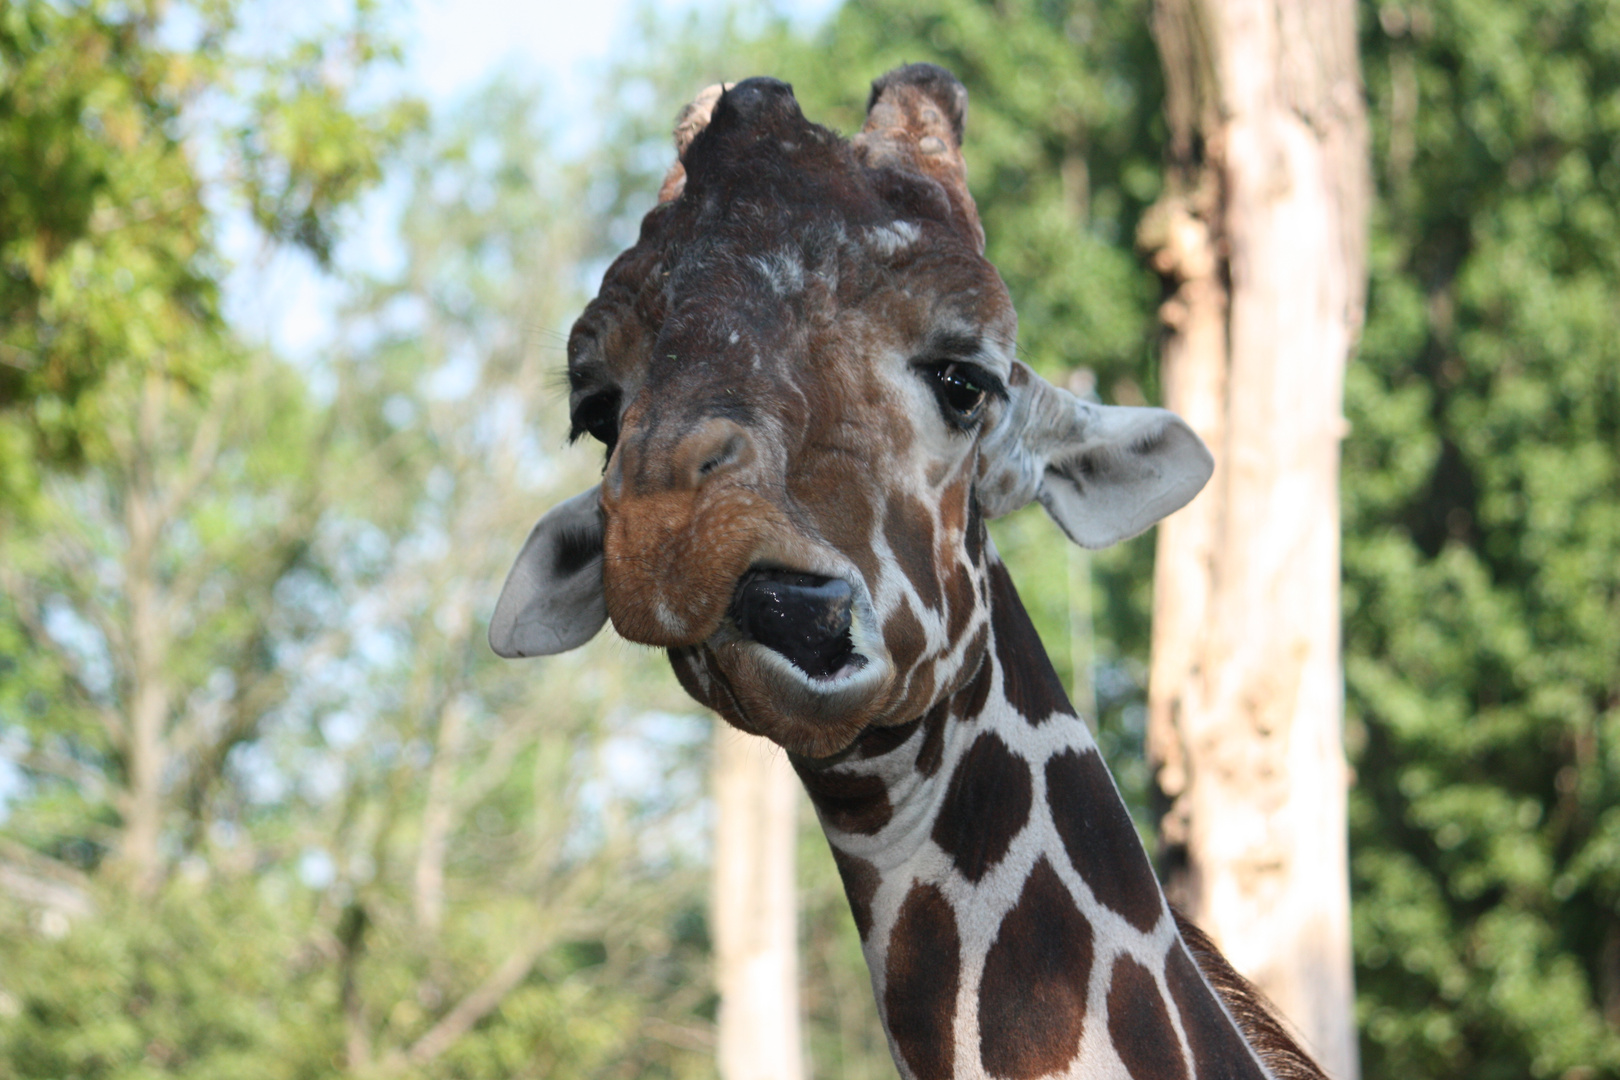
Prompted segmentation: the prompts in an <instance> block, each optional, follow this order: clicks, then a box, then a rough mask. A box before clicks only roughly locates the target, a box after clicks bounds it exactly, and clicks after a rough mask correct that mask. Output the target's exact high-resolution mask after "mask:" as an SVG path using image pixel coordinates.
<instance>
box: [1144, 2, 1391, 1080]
mask: <svg viewBox="0 0 1620 1080" xmlns="http://www.w3.org/2000/svg"><path fill="white" fill-rule="evenodd" d="M1154 25H1155V33H1156V36H1157V39H1158V42H1159V47H1160V53H1161V56H1162V57H1163V62H1164V75H1165V83H1166V87H1167V92H1166V97H1165V110H1166V116H1167V118H1168V121H1169V126H1170V153H1169V158H1170V163H1171V174H1170V175H1171V183H1170V186H1169V189H1168V191H1167V193H1166V196H1165V198H1164V199H1163V200H1162V201H1161V202H1160V203H1159V205H1158V206H1157V207H1155V211H1154V213H1153V214H1152V215H1151V216H1150V217H1149V218H1148V219H1147V220H1145V221H1144V223H1143V226H1142V231H1141V233H1140V234H1139V236H1140V240H1141V242H1142V244H1143V246H1144V247H1145V248H1146V249H1147V250H1148V251H1149V252H1150V254H1151V257H1152V259H1153V262H1154V266H1155V268H1156V269H1157V270H1159V271H1160V272H1161V273H1162V274H1164V275H1165V277H1166V278H1167V280H1168V281H1169V283H1170V288H1171V290H1172V292H1171V295H1170V296H1169V298H1168V299H1167V301H1166V302H1165V304H1164V305H1163V306H1162V307H1161V309H1160V315H1161V318H1162V320H1163V322H1164V324H1165V327H1166V337H1165V343H1164V354H1163V361H1162V364H1163V369H1164V376H1163V378H1164V387H1165V404H1166V405H1167V406H1169V407H1170V408H1172V409H1174V410H1176V411H1177V412H1179V413H1180V414H1181V415H1183V416H1185V417H1186V418H1187V419H1188V421H1189V422H1190V423H1191V424H1192V425H1193V427H1194V428H1195V429H1196V430H1198V432H1199V433H1200V434H1201V435H1202V436H1203V438H1204V440H1205V442H1207V443H1208V444H1209V445H1210V446H1211V447H1212V449H1213V450H1214V453H1215V456H1216V462H1217V466H1216V474H1215V479H1214V480H1213V481H1212V482H1211V484H1210V487H1209V488H1208V489H1207V490H1206V492H1205V493H1204V494H1203V495H1202V496H1201V497H1200V498H1199V499H1198V500H1196V501H1195V502H1194V503H1193V505H1192V506H1190V507H1189V508H1188V510H1187V511H1186V512H1185V513H1183V514H1182V515H1180V516H1178V517H1175V518H1172V519H1171V520H1169V521H1167V522H1165V523H1164V524H1163V526H1161V528H1160V531H1159V548H1158V558H1157V562H1156V565H1155V582H1154V613H1153V614H1154V621H1153V637H1154V645H1153V650H1154V651H1153V665H1154V667H1153V681H1152V687H1151V690H1150V703H1151V704H1150V713H1149V724H1150V727H1149V753H1150V756H1151V758H1152V759H1153V761H1154V764H1155V769H1156V782H1157V785H1158V788H1159V790H1160V791H1161V792H1162V793H1163V794H1164V796H1165V797H1166V799H1167V800H1168V801H1169V807H1168V810H1167V811H1166V813H1165V815H1164V818H1163V821H1162V824H1161V836H1162V838H1163V841H1164V843H1165V845H1166V847H1167V848H1168V852H1167V856H1168V859H1169V861H1170V865H1171V867H1172V871H1171V878H1170V882H1169V886H1170V890H1171V893H1172V897H1173V898H1174V899H1176V900H1177V901H1179V903H1180V904H1181V906H1182V907H1183V909H1184V910H1185V911H1186V912H1187V913H1188V914H1189V915H1190V916H1191V917H1192V918H1194V919H1195V920H1196V921H1198V922H1199V923H1200V925H1202V926H1204V927H1205V928H1206V929H1207V930H1208V931H1209V932H1210V933H1211V935H1212V936H1213V937H1214V938H1215V940H1216V941H1217V943H1218V944H1219V945H1220V946H1221V948H1222V949H1223V950H1224V951H1225V952H1226V953H1227V955H1228V956H1229V957H1230V958H1231V960H1232V962H1233V964H1234V965H1235V966H1236V967H1237V968H1238V969H1239V970H1240V971H1242V972H1243V973H1244V974H1246V975H1248V976H1249V977H1250V978H1253V979H1254V980H1255V981H1256V982H1258V983H1259V985H1260V987H1261V988H1262V989H1263V990H1264V991H1265V992H1266V993H1267V994H1268V995H1269V996H1270V997H1271V998H1272V1000H1273V1001H1275V1002H1276V1003H1277V1004H1278V1006H1279V1007H1280V1008H1281V1010H1282V1011H1283V1013H1284V1014H1285V1015H1286V1016H1288V1017H1289V1018H1290V1019H1291V1020H1293V1022H1294V1023H1295V1024H1297V1025H1298V1026H1299V1028H1300V1029H1301V1031H1302V1032H1303V1034H1304V1035H1305V1037H1306V1040H1307V1043H1308V1044H1309V1045H1310V1046H1311V1047H1312V1049H1313V1050H1314V1051H1315V1052H1316V1054H1317V1055H1318V1057H1319V1058H1320V1060H1321V1061H1322V1063H1323V1065H1324V1067H1325V1068H1326V1069H1327V1071H1328V1073H1329V1074H1330V1075H1334V1076H1340V1077H1346V1078H1350V1077H1354V1076H1355V1075H1356V1074H1357V1060H1356V1040H1355V1028H1354V1016H1353V1008H1352V981H1351V969H1350V939H1349V932H1350V911H1349V890H1348V877H1347V875H1348V866H1347V855H1346V835H1345V809H1344V806H1345V798H1346V796H1345V790H1346V786H1347V780H1348V772H1347V769H1346V767H1345V761H1344V752H1343V748H1342V746H1343V743H1342V735H1341V702H1342V693H1343V691H1342V676H1341V674H1340V671H1341V669H1340V659H1339V587H1338V586H1339V516H1338V468H1339V440H1340V439H1341V438H1343V436H1344V435H1345V433H1346V431H1345V426H1344V422H1343V420H1342V411H1341V410H1342V406H1341V399H1342V386H1343V378H1344V366H1345V363H1346V360H1347V359H1348V356H1349V353H1350V350H1351V349H1352V347H1353V345H1354V342H1355V339H1356V335H1357V333H1358V331H1359V329H1360V324H1361V318H1362V307H1363V296H1364V284H1363V279H1364V273H1365V256H1364V251H1365V243H1366V241H1365V232H1366V227H1367V202H1368V191H1367V183H1366V168H1367V167H1366V152H1367V151H1366V119H1365V113H1364V108H1363V105H1362V100H1361V79H1360V73H1359V69H1358V66H1357V59H1356V39H1355V10H1354V8H1353V6H1352V4H1351V3H1349V2H1348V0H1345V2H1342V3H1334V4H1304V3H1294V2H1291V0H1279V2H1248V0H1212V2H1201V0H1185V2H1183V0H1161V2H1160V3H1159V5H1158V6H1157V8H1156V11H1155V23H1154Z"/></svg>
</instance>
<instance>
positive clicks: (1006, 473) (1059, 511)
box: [978, 361, 1215, 548]
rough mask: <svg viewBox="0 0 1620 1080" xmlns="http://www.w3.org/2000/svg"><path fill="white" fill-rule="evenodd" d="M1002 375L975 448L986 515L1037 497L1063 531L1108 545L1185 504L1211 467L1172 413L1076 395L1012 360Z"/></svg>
mask: <svg viewBox="0 0 1620 1080" xmlns="http://www.w3.org/2000/svg"><path fill="white" fill-rule="evenodd" d="M1007 384H1008V399H1009V400H1008V402H1007V405H1006V406H1005V408H1003V410H1002V413H1001V417H1000V418H999V419H998V420H997V422H996V425H995V427H994V428H992V429H991V430H990V432H989V433H987V434H986V435H985V437H984V441H983V442H982V443H981V449H980V459H979V460H980V464H979V482H978V493H979V504H980V506H981V507H982V508H983V511H984V514H985V516H986V517H998V516H1000V515H1002V514H1007V513H1011V512H1012V511H1014V510H1017V509H1018V508H1019V507H1021V506H1023V505H1025V504H1026V503H1028V502H1029V501H1030V500H1031V499H1039V500H1040V502H1041V505H1042V506H1044V507H1046V512H1047V513H1048V514H1050V515H1051V516H1052V520H1054V521H1056V522H1057V523H1058V525H1059V527H1061V528H1062V529H1063V531H1064V532H1065V533H1066V534H1068V537H1069V539H1070V540H1073V541H1074V542H1075V543H1077V544H1079V545H1080V546H1081V547H1088V548H1100V547H1107V546H1108V545H1109V544H1113V543H1117V542H1119V541H1120V540H1125V539H1128V538H1130V537H1132V536H1135V535H1136V534H1137V533H1139V532H1142V531H1143V530H1144V529H1146V528H1148V527H1149V526H1150V525H1153V524H1154V523H1155V522H1157V521H1159V520H1160V519H1162V518H1164V517H1166V516H1168V515H1169V514H1172V513H1174V512H1175V511H1177V510H1179V509H1181V508H1182V507H1183V506H1186V505H1187V503H1189V502H1191V501H1192V498H1193V496H1194V495H1197V494H1198V492H1199V491H1200V490H1202V488H1203V486H1204V484H1205V482H1207V481H1208V480H1209V477H1210V474H1211V473H1212V472H1213V471H1214V469H1215V461H1214V459H1213V458H1212V457H1211V456H1210V453H1209V450H1208V448H1207V447H1205V446H1204V443H1203V440H1201V439H1200V438H1199V437H1198V436H1197V435H1195V434H1194V433H1193V430H1192V428H1190V427H1188V426H1187V424H1186V422H1185V421H1183V420H1182V419H1181V417H1179V416H1177V415H1176V414H1175V413H1172V412H1167V411H1166V410H1164V409H1148V408H1127V407H1124V406H1117V405H1098V404H1095V403H1093V402H1089V401H1083V400H1081V399H1080V398H1077V397H1075V396H1074V395H1073V394H1071V393H1069V392H1068V391H1067V390H1060V389H1058V388H1057V387H1055V386H1053V385H1052V384H1051V383H1049V382H1047V381H1046V380H1045V379H1043V378H1041V377H1040V376H1039V375H1036V374H1035V373H1034V372H1033V371H1031V370H1030V369H1029V368H1028V367H1026V366H1025V365H1023V364H1021V363H1019V362H1017V361H1014V362H1013V370H1012V374H1011V376H1010V377H1009V378H1008V380H1007Z"/></svg>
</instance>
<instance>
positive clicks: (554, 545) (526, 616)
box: [489, 485, 607, 659]
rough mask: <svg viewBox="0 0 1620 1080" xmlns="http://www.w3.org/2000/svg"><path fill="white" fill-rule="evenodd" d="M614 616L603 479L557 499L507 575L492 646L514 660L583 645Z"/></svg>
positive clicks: (491, 627)
mask: <svg viewBox="0 0 1620 1080" xmlns="http://www.w3.org/2000/svg"><path fill="white" fill-rule="evenodd" d="M605 622H607V602H606V600H605V599H603V593H602V507H601V485H597V486H596V487H593V488H591V489H590V490H589V491H585V492H581V493H580V494H578V495H575V496H574V497H573V498H572V499H569V500H568V501H567V502H565V503H562V504H560V505H558V506H555V507H553V508H552V509H551V511H550V512H549V513H547V514H546V516H545V517H543V518H541V519H540V521H539V523H538V524H537V525H535V527H534V530H533V531H532V532H530V533H529V539H528V540H526V541H525V542H524V544H523V550H522V551H520V552H519V553H518V557H517V562H515V563H513V564H512V570H511V572H510V573H508V574H507V575H506V584H505V585H504V586H503V587H502V588H501V598H500V599H499V600H497V601H496V602H495V615H494V617H492V618H491V619H490V620H489V647H490V648H492V649H494V650H495V652H496V653H497V654H498V655H500V656H504V657H506V658H507V659H513V658H516V657H520V656H551V655H553V654H555V653H560V652H567V651H568V650H569V649H577V648H579V647H580V646H581V645H583V644H585V643H586V642H587V641H589V640H591V638H593V637H595V636H596V633H597V631H598V630H601V629H602V624H603V623H605Z"/></svg>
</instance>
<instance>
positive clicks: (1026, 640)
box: [989, 561, 1074, 724]
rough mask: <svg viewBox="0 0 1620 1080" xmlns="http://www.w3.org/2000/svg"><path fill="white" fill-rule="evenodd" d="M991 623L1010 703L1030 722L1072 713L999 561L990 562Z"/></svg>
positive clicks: (1049, 661)
mask: <svg viewBox="0 0 1620 1080" xmlns="http://www.w3.org/2000/svg"><path fill="white" fill-rule="evenodd" d="M989 578H990V623H991V626H992V628H993V629H994V631H995V635H996V658H997V659H998V660H999V661H1000V662H1001V686H1002V693H1003V694H1004V695H1005V696H1006V698H1007V704H1009V705H1011V706H1012V707H1013V708H1014V709H1016V710H1017V711H1018V713H1019V715H1021V716H1023V717H1024V719H1026V720H1028V721H1029V722H1030V723H1031V724H1042V723H1045V722H1046V720H1047V719H1048V718H1050V717H1052V716H1053V715H1063V716H1073V715H1074V708H1073V706H1071V705H1070V704H1069V697H1068V695H1067V694H1066V693H1064V691H1063V683H1062V682H1061V681H1059V679H1058V676H1057V672H1056V671H1054V670H1053V668H1052V661H1051V660H1049V659H1047V656H1046V646H1045V645H1044V644H1043V643H1042V642H1041V638H1040V635H1039V634H1037V633H1036V632H1035V624H1034V623H1032V622H1030V621H1029V613H1028V612H1027V611H1025V610H1024V604H1023V602H1022V601H1021V600H1019V599H1018V590H1017V589H1016V588H1014V587H1013V582H1012V577H1011V575H1009V574H1008V573H1007V568H1006V567H1005V566H1004V565H1002V564H1001V563H1000V562H999V561H997V562H993V563H991V564H990V568H989Z"/></svg>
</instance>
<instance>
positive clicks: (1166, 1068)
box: [1108, 956, 1187, 1080]
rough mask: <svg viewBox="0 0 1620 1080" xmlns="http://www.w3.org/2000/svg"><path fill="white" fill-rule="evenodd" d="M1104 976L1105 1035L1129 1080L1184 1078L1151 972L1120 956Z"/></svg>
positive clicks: (1167, 1012)
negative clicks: (1106, 1005) (1105, 1002)
mask: <svg viewBox="0 0 1620 1080" xmlns="http://www.w3.org/2000/svg"><path fill="white" fill-rule="evenodd" d="M1108 978H1109V985H1108V1036H1109V1038H1111V1039H1112V1040H1113V1041H1114V1049H1115V1050H1116V1051H1117V1052H1118V1053H1119V1059H1120V1060H1121V1061H1123V1062H1124V1063H1125V1071H1126V1072H1129V1073H1130V1074H1131V1080H1187V1060H1186V1056H1185V1055H1184V1054H1183V1053H1182V1051H1181V1040H1180V1039H1179V1038H1177V1037H1176V1029H1175V1025H1174V1024H1172V1023H1171V1021H1170V1010H1169V1009H1168V1008H1166V1007H1165V1004H1164V995H1162V994H1160V993H1159V984H1158V983H1157V982H1155V981H1154V980H1153V973H1152V972H1150V971H1149V970H1148V969H1147V968H1145V967H1143V966H1142V965H1141V964H1139V963H1137V962H1136V961H1135V960H1132V959H1131V958H1130V957H1129V956H1121V957H1120V958H1119V959H1118V960H1116V961H1114V970H1113V971H1112V972H1110V973H1109V977H1108Z"/></svg>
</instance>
